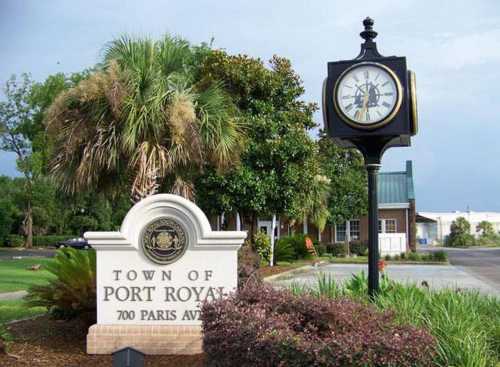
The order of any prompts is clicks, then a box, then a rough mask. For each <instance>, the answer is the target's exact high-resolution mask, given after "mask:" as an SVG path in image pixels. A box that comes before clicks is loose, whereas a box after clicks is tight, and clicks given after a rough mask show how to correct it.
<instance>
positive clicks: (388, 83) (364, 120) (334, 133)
mask: <svg viewBox="0 0 500 367" xmlns="http://www.w3.org/2000/svg"><path fill="white" fill-rule="evenodd" d="M363 24H364V27H365V30H364V31H363V32H361V34H360V35H361V37H362V38H363V39H365V42H364V43H363V44H362V45H361V52H360V54H359V55H358V56H357V57H356V58H354V59H351V60H341V61H334V62H329V63H328V77H327V78H326V79H325V82H324V84H323V117H324V122H325V128H326V130H327V132H328V134H329V135H330V136H331V137H333V138H334V139H335V140H336V141H337V143H339V144H341V145H343V146H353V145H354V146H358V144H359V142H360V141H361V140H366V139H367V138H370V140H371V139H372V138H373V137H377V139H378V138H379V137H385V138H384V139H383V140H384V141H385V148H386V149H387V148H388V147H390V146H408V145H410V137H411V136H412V135H414V134H416V132H417V109H416V94H415V93H416V86H415V74H414V73H413V72H411V71H410V70H408V69H407V67H406V58H405V57H396V56H389V57H385V56H382V55H381V54H380V53H379V52H378V50H377V46H376V43H375V42H374V41H373V39H374V38H375V37H376V36H377V32H375V31H374V30H373V24H374V22H373V20H372V19H370V18H366V19H365V20H364V21H363Z"/></svg>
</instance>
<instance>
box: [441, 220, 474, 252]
mask: <svg viewBox="0 0 500 367" xmlns="http://www.w3.org/2000/svg"><path fill="white" fill-rule="evenodd" d="M470 229H471V226H470V223H469V221H467V219H465V218H464V217H458V218H457V219H455V220H454V221H453V222H452V223H451V226H450V234H449V236H448V237H447V239H446V245H447V246H451V247H462V246H470V245H473V244H474V237H473V236H472V235H471V234H470Z"/></svg>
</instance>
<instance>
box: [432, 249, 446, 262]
mask: <svg viewBox="0 0 500 367" xmlns="http://www.w3.org/2000/svg"><path fill="white" fill-rule="evenodd" d="M430 255H431V257H432V260H434V261H441V262H446V261H447V260H448V254H447V253H446V252H444V251H443V250H439V251H434V252H433V253H432V254H430Z"/></svg>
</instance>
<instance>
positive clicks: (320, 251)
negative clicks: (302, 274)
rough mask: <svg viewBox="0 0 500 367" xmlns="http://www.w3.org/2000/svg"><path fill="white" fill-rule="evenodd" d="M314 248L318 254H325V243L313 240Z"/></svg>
mask: <svg viewBox="0 0 500 367" xmlns="http://www.w3.org/2000/svg"><path fill="white" fill-rule="evenodd" d="M314 248H315V249H316V253H317V254H318V256H323V255H325V254H326V244H324V243H321V242H317V241H316V242H314Z"/></svg>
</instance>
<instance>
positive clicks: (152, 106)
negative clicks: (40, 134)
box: [46, 36, 242, 201]
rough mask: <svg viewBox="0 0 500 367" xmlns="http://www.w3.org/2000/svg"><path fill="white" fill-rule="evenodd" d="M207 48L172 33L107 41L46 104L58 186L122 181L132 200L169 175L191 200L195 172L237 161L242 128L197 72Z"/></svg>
mask: <svg viewBox="0 0 500 367" xmlns="http://www.w3.org/2000/svg"><path fill="white" fill-rule="evenodd" d="M204 52H210V51H209V50H208V49H207V48H206V47H205V48H204V47H198V48H193V47H191V46H190V45H189V43H188V42H186V41H184V40H182V39H178V38H172V37H169V36H166V37H165V38H163V39H162V40H161V41H156V42H155V41H152V40H149V39H132V38H128V37H122V38H120V39H117V40H115V41H112V42H111V43H110V44H109V45H108V46H107V48H106V49H105V51H104V60H103V65H102V67H101V68H100V69H99V70H98V71H97V72H95V73H93V74H92V75H91V76H90V77H89V78H87V79H85V80H83V81H81V82H80V83H79V84H78V85H77V86H76V87H74V88H72V89H70V90H68V91H66V92H64V93H63V94H61V95H59V96H58V97H57V99H56V100H55V101H54V103H53V105H52V106H51V108H50V109H49V111H48V114H47V118H46V123H47V129H48V133H49V136H50V137H51V139H52V142H53V145H54V149H53V159H52V162H51V172H52V175H53V176H54V178H55V179H56V180H57V182H58V183H59V185H60V186H61V188H62V189H63V190H64V191H66V192H69V193H74V192H78V191H83V190H87V189H94V190H98V191H102V190H106V189H115V190H116V189H118V188H122V187H123V186H124V185H125V186H128V187H130V188H131V198H132V200H133V201H138V200H140V199H142V198H144V197H146V196H149V195H152V194H154V193H157V192H158V191H159V189H160V187H161V186H162V185H164V184H165V182H169V183H170V187H169V189H170V190H171V191H172V192H175V193H178V194H182V195H184V196H186V197H188V198H190V199H193V195H194V191H193V190H194V189H193V185H192V181H191V177H192V175H193V172H196V171H198V170H200V169H202V168H203V167H204V166H205V165H206V164H211V165H214V166H215V167H218V168H224V167H227V166H229V165H231V164H232V163H233V162H235V161H237V156H238V153H239V149H240V147H241V140H242V139H241V138H242V126H241V124H240V123H239V122H238V119H237V118H236V108H235V107H234V105H233V104H232V103H231V100H230V98H229V96H227V95H226V94H225V93H224V91H223V88H222V87H221V85H218V84H213V83H212V84H210V85H205V84H206V83H203V82H202V81H200V80H197V79H200V78H199V77H198V76H197V68H198V66H199V63H200V62H201V59H202V57H203V54H204Z"/></svg>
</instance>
